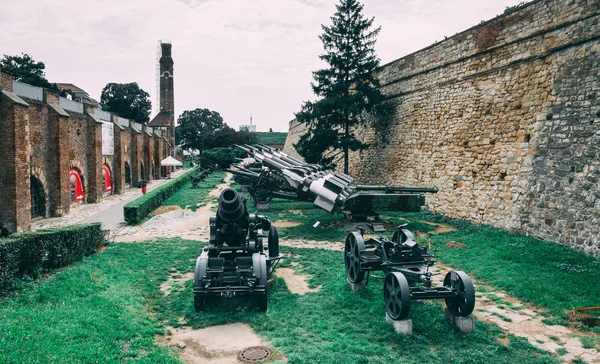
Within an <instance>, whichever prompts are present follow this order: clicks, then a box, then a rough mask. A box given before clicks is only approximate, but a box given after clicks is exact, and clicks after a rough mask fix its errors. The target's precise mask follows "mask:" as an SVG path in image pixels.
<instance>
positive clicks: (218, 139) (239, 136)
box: [204, 124, 256, 149]
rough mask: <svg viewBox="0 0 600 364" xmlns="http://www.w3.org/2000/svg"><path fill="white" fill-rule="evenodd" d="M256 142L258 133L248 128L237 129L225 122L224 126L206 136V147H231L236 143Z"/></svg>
mask: <svg viewBox="0 0 600 364" xmlns="http://www.w3.org/2000/svg"><path fill="white" fill-rule="evenodd" d="M253 143H256V134H255V133H251V132H249V131H248V130H247V129H242V130H240V131H235V129H233V128H231V127H229V126H228V125H227V124H225V125H224V126H223V127H222V128H220V129H217V130H215V131H213V132H212V133H210V134H206V135H205V137H204V147H205V149H212V148H223V147H230V146H233V145H234V144H253Z"/></svg>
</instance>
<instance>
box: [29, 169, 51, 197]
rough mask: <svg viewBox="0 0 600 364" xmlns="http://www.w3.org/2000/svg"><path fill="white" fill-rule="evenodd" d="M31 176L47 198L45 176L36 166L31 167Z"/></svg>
mask: <svg viewBox="0 0 600 364" xmlns="http://www.w3.org/2000/svg"><path fill="white" fill-rule="evenodd" d="M31 175H32V176H34V177H35V178H37V179H38V180H39V181H40V183H41V184H42V186H43V187H44V194H45V195H46V196H48V182H46V174H44V171H43V170H42V169H41V168H40V167H38V166H31Z"/></svg>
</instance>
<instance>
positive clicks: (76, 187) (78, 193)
mask: <svg viewBox="0 0 600 364" xmlns="http://www.w3.org/2000/svg"><path fill="white" fill-rule="evenodd" d="M69 182H70V184H71V202H80V201H83V197H84V193H83V183H81V176H80V175H79V171H78V170H77V169H75V168H72V169H71V172H70V173H69Z"/></svg>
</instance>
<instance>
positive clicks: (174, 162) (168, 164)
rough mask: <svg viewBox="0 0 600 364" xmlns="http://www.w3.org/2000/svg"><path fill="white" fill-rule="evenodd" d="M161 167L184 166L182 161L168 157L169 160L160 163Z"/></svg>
mask: <svg viewBox="0 0 600 364" xmlns="http://www.w3.org/2000/svg"><path fill="white" fill-rule="evenodd" d="M160 165H161V166H163V167H181V166H183V164H182V163H181V162H180V161H178V160H177V159H175V158H173V157H171V156H168V157H167V158H165V159H163V160H162V161H160Z"/></svg>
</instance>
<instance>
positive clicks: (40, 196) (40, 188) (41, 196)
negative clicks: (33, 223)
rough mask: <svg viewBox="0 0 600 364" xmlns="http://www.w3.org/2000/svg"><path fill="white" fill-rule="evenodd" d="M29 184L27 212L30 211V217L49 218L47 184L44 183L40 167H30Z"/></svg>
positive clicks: (43, 175) (44, 178)
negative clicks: (29, 198) (29, 199)
mask: <svg viewBox="0 0 600 364" xmlns="http://www.w3.org/2000/svg"><path fill="white" fill-rule="evenodd" d="M29 183H30V185H29V188H30V194H31V201H30V206H29V210H30V211H31V217H32V218H36V217H47V216H49V210H50V209H49V207H50V204H49V194H48V182H47V181H46V175H45V174H44V171H43V170H42V169H41V168H40V167H38V166H31V173H30V181H29Z"/></svg>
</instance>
